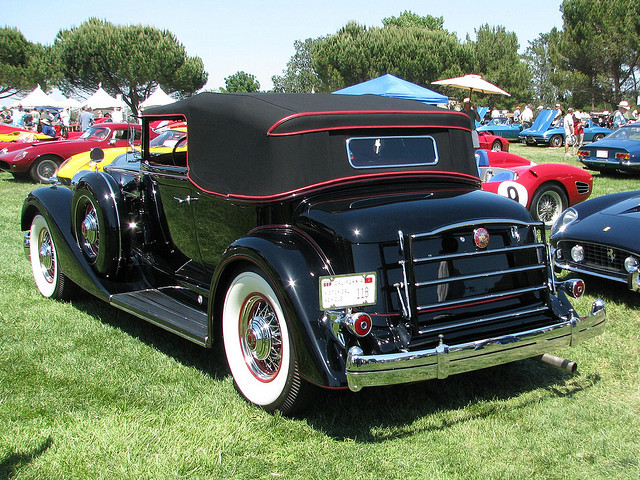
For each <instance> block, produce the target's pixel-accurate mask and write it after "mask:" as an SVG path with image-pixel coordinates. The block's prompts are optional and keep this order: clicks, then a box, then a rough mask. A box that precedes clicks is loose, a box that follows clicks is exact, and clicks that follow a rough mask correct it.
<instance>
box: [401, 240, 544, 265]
mask: <svg viewBox="0 0 640 480" xmlns="http://www.w3.org/2000/svg"><path fill="white" fill-rule="evenodd" d="M545 247H546V245H545V244H544V243H530V244H527V245H520V246H518V247H504V248H496V249H493V250H480V251H477V252H464V253H449V254H447V255H439V256H433V257H422V258H415V259H414V260H413V262H414V263H415V264H416V265H418V264H423V263H430V262H439V261H442V260H450V259H454V260H455V259H458V258H471V257H478V256H482V255H495V254H500V253H510V252H518V251H521V250H534V249H535V250H538V249H541V248H545Z"/></svg>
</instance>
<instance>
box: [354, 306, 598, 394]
mask: <svg viewBox="0 0 640 480" xmlns="http://www.w3.org/2000/svg"><path fill="white" fill-rule="evenodd" d="M606 320H607V315H606V311H605V305H604V302H603V301H602V300H596V301H595V302H593V305H592V307H591V314H590V315H587V316H585V317H574V318H571V319H569V320H566V321H564V322H561V323H556V324H554V325H550V326H548V327H544V328H537V329H534V330H528V331H524V332H519V333H515V334H512V335H505V336H502V337H496V338H489V339H486V340H479V341H476V342H470V343H465V344H461V345H444V344H443V345H440V346H438V347H436V348H433V349H428V350H421V351H416V352H403V353H392V354H385V355H363V352H362V349H360V348H359V347H351V348H350V349H349V353H348V356H347V382H348V384H349V389H351V390H352V391H354V392H357V391H359V390H361V389H362V388H363V387H373V386H380V385H394V384H399V383H409V382H417V381H423V380H432V379H436V378H441V379H442V378H447V377H448V376H450V375H455V374H457V373H463V372H469V371H472V370H479V369H481V368H486V367H491V366H494V365H500V364H503V363H509V362H513V361H516V360H522V359H525V358H530V357H534V356H536V355H540V354H543V353H547V352H549V351H552V350H556V349H559V348H562V347H566V346H573V345H576V344H577V343H580V342H582V341H584V340H587V339H589V338H591V337H595V336H596V335H600V334H601V333H602V332H603V331H604V325H605V323H606Z"/></svg>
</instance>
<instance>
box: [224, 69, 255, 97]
mask: <svg viewBox="0 0 640 480" xmlns="http://www.w3.org/2000/svg"><path fill="white" fill-rule="evenodd" d="M224 83H225V86H226V88H225V89H224V91H225V92H228V93H240V92H243V93H253V92H257V91H259V90H260V82H258V80H256V77H255V75H252V74H250V73H245V72H242V71H241V72H236V73H234V74H233V75H230V76H228V77H226V78H225V79H224Z"/></svg>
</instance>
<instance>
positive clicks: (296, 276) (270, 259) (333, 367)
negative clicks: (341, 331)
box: [209, 227, 346, 388]
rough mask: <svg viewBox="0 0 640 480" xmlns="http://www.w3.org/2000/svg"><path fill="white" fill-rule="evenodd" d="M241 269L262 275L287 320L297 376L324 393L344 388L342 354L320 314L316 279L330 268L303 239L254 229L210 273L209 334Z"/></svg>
mask: <svg viewBox="0 0 640 480" xmlns="http://www.w3.org/2000/svg"><path fill="white" fill-rule="evenodd" d="M243 264H244V265H245V266H246V265H247V264H254V265H257V266H259V267H260V268H261V269H262V270H263V271H264V272H265V273H266V274H267V276H268V277H269V280H270V281H271V284H272V285H273V286H274V289H275V291H276V294H277V295H278V297H279V300H280V302H281V304H282V306H283V308H284V309H285V311H286V314H287V316H288V318H290V319H292V324H293V325H292V326H291V327H292V329H293V332H294V335H293V342H294V348H295V350H296V354H297V358H298V362H299V368H300V373H301V375H302V376H303V377H304V378H305V379H307V380H308V381H310V382H312V383H315V384H318V385H321V386H324V387H330V388H340V387H346V366H345V361H346V351H345V350H344V348H343V347H342V346H341V345H340V344H339V343H338V342H337V340H336V339H335V337H334V336H333V334H332V331H331V328H330V325H329V324H328V322H327V321H326V320H325V318H324V312H323V311H322V310H320V304H319V293H318V292H319V278H320V277H321V276H322V275H327V274H329V273H330V270H329V269H330V266H329V264H328V262H327V261H326V260H325V259H324V258H323V255H322V252H321V251H320V250H319V248H318V247H317V246H316V245H315V244H314V243H313V242H312V241H311V240H310V239H309V238H308V237H306V236H305V235H304V234H303V233H301V232H299V231H297V230H295V229H291V228H286V227H282V228H267V229H260V230H258V231H255V232H253V233H252V234H250V235H249V236H247V237H243V238H241V239H239V240H237V241H235V242H234V243H233V244H232V245H231V246H230V247H229V248H228V249H227V251H226V252H225V254H224V256H223V258H222V260H221V261H220V263H219V264H218V267H217V268H216V271H215V273H214V277H213V281H212V290H211V291H212V292H213V295H214V299H215V300H214V301H213V302H211V303H210V309H211V311H210V312H209V313H210V318H211V319H212V322H214V325H212V327H213V330H212V331H215V330H217V327H219V326H220V322H221V313H220V312H221V310H222V305H223V302H224V296H225V292H226V287H227V285H228V284H229V282H231V280H232V279H233V277H234V276H235V273H236V272H237V269H241V268H243V267H242V266H243Z"/></svg>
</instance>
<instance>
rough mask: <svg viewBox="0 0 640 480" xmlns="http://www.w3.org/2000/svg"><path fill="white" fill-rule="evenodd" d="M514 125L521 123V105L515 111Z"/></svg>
mask: <svg viewBox="0 0 640 480" xmlns="http://www.w3.org/2000/svg"><path fill="white" fill-rule="evenodd" d="M513 123H520V105H518V106H517V107H516V109H515V110H514V111H513Z"/></svg>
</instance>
